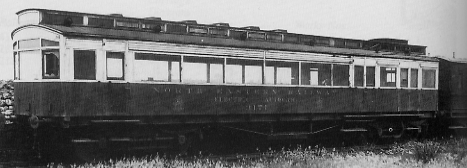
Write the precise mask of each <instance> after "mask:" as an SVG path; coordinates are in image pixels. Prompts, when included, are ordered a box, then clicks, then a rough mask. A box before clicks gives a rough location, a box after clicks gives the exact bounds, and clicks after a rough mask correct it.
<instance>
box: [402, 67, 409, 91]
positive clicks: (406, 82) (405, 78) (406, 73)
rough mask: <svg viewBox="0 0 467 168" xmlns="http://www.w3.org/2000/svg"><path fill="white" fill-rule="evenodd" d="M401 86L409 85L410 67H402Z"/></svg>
mask: <svg viewBox="0 0 467 168" xmlns="http://www.w3.org/2000/svg"><path fill="white" fill-rule="evenodd" d="M401 87H403V88H406V87H409V69H407V68H401Z"/></svg>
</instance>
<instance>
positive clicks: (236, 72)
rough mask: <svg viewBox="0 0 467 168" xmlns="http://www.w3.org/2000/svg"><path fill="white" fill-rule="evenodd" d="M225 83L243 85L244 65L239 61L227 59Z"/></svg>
mask: <svg viewBox="0 0 467 168" xmlns="http://www.w3.org/2000/svg"><path fill="white" fill-rule="evenodd" d="M225 83H231V84H242V83H243V65H242V64H241V63H240V61H238V60H234V59H227V64H226V65H225Z"/></svg>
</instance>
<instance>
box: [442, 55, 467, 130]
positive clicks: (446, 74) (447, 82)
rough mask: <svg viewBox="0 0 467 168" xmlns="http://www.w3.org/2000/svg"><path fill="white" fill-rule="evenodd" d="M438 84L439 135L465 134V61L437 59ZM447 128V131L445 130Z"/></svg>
mask: <svg viewBox="0 0 467 168" xmlns="http://www.w3.org/2000/svg"><path fill="white" fill-rule="evenodd" d="M439 60H440V61H439V68H440V79H439V80H440V86H439V111H440V116H439V117H438V120H439V121H438V122H436V123H437V124H439V126H437V128H438V129H439V130H438V132H440V133H439V134H440V135H445V136H451V135H455V136H465V135H466V130H467V129H466V128H467V87H466V86H467V61H466V60H462V59H449V58H440V59H439ZM447 130H449V131H447Z"/></svg>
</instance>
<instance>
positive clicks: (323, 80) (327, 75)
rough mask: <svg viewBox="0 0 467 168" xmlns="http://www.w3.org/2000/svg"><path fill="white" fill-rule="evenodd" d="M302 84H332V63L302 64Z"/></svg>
mask: <svg viewBox="0 0 467 168" xmlns="http://www.w3.org/2000/svg"><path fill="white" fill-rule="evenodd" d="M301 79H302V85H315V86H316V85H320V86H331V65H330V64H314V63H313V64H312V63H304V64H302V78H301Z"/></svg>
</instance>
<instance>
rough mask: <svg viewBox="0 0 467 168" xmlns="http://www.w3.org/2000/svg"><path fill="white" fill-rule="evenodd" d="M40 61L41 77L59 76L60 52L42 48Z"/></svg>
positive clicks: (55, 77) (56, 77)
mask: <svg viewBox="0 0 467 168" xmlns="http://www.w3.org/2000/svg"><path fill="white" fill-rule="evenodd" d="M42 62H43V66H42V67H43V70H42V72H43V74H42V77H43V78H44V79H46V78H47V79H58V78H59V76H60V74H59V72H60V54H59V52H58V50H43V51H42Z"/></svg>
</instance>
